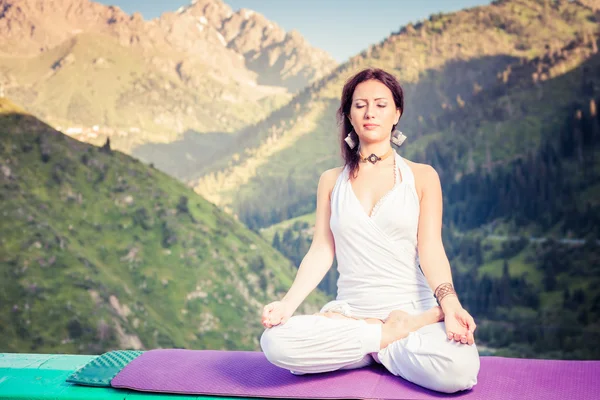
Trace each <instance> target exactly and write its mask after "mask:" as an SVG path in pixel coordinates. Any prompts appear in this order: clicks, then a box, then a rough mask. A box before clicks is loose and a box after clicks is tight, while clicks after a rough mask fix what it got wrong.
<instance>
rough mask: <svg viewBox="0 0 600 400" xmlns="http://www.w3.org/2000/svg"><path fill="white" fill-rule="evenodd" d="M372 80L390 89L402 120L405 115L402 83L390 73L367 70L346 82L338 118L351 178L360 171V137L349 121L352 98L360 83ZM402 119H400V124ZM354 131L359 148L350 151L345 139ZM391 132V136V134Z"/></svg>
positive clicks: (351, 135) (353, 136)
mask: <svg viewBox="0 0 600 400" xmlns="http://www.w3.org/2000/svg"><path fill="white" fill-rule="evenodd" d="M371 79H375V80H378V81H379V82H381V83H383V84H384V85H385V86H387V87H388V89H390V91H391V92H392V97H393V98H394V103H395V105H396V108H397V109H400V118H402V115H403V114H404V93H403V91H402V87H401V86H400V82H398V80H397V79H396V78H395V77H394V76H393V75H392V74H390V73H388V72H385V71H384V70H382V69H379V68H367V69H364V70H362V71H360V72H359V73H357V74H356V75H354V76H352V77H351V78H350V79H348V80H347V81H346V84H345V85H344V88H343V89H342V99H341V103H340V108H338V110H337V113H336V116H337V121H338V126H339V129H340V146H341V152H342V158H343V159H344V163H345V165H348V166H349V167H350V174H349V176H353V177H355V175H356V172H357V170H358V162H359V158H360V156H359V155H358V135H357V134H356V132H354V130H353V129H352V124H351V123H350V120H349V119H348V114H350V108H351V107H352V96H353V95H354V89H356V86H358V84H359V83H361V82H364V81H368V80H371ZM399 121H400V119H398V122H399ZM395 128H396V125H394V126H392V130H391V132H393V131H394V129H395ZM350 131H352V133H351V134H350V137H351V138H352V140H354V142H355V143H356V144H357V146H356V147H355V148H354V149H350V147H348V145H347V144H346V142H345V141H344V139H345V138H346V136H348V133H349V132H350ZM391 132H390V134H391Z"/></svg>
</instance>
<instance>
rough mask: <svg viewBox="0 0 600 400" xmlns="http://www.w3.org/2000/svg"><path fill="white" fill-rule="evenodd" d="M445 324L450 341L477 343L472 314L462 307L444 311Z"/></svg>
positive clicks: (475, 326)
mask: <svg viewBox="0 0 600 400" xmlns="http://www.w3.org/2000/svg"><path fill="white" fill-rule="evenodd" d="M444 322H445V325H446V335H447V336H448V340H455V341H457V342H460V343H463V344H469V345H471V344H473V343H475V338H474V337H473V332H475V328H477V325H475V321H474V320H473V317H471V314H469V313H468V312H467V310H465V309H464V308H462V307H461V306H459V307H453V308H451V309H449V310H444Z"/></svg>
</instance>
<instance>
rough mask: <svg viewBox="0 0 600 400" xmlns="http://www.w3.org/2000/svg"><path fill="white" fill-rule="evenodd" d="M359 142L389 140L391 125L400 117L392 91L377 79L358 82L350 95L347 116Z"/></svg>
mask: <svg viewBox="0 0 600 400" xmlns="http://www.w3.org/2000/svg"><path fill="white" fill-rule="evenodd" d="M348 118H349V119H350V123H351V124H352V126H353V127H354V131H355V132H356V133H357V135H358V137H359V139H360V141H361V142H363V143H365V142H369V143H371V142H379V141H383V140H389V138H390V135H391V132H392V126H394V125H395V124H397V123H398V120H399V119H400V110H399V109H398V108H396V104H395V103H394V98H393V97H392V91H391V90H390V89H389V88H388V87H387V86H385V85H384V84H383V83H381V82H379V81H378V80H375V79H371V80H368V81H364V82H361V83H359V84H358V85H357V86H356V88H355V89H354V94H353V95H352V106H351V107H350V115H349V116H348Z"/></svg>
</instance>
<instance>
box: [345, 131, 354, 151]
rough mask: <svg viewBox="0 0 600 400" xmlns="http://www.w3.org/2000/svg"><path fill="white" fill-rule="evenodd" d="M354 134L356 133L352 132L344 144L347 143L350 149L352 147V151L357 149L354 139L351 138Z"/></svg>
mask: <svg viewBox="0 0 600 400" xmlns="http://www.w3.org/2000/svg"><path fill="white" fill-rule="evenodd" d="M352 132H354V131H350V133H348V136H346V139H344V142H346V144H347V145H348V147H350V150H352V149H353V148H355V147H356V142H355V141H354V140H353V139H352V136H350V135H351V134H352Z"/></svg>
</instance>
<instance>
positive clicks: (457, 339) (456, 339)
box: [454, 333, 460, 342]
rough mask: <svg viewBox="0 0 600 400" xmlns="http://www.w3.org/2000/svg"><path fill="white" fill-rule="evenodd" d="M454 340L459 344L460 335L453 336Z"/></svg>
mask: <svg viewBox="0 0 600 400" xmlns="http://www.w3.org/2000/svg"><path fill="white" fill-rule="evenodd" d="M454 340H455V341H457V342H460V335H459V334H458V333H455V334H454Z"/></svg>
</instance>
